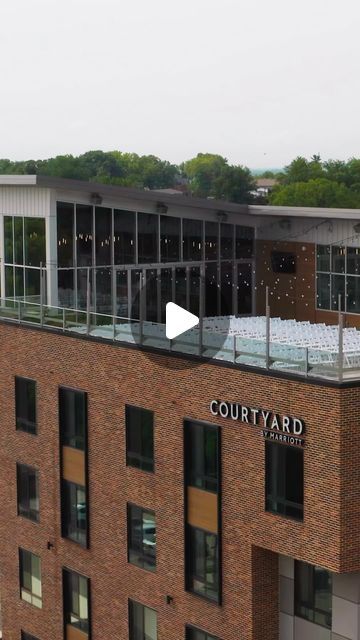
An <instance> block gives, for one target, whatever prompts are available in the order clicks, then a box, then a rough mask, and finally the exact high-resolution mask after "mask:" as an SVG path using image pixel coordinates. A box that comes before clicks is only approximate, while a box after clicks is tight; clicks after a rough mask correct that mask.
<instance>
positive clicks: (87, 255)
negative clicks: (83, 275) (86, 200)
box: [76, 204, 93, 267]
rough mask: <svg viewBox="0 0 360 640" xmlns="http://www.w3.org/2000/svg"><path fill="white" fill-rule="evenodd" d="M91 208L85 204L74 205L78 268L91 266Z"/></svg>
mask: <svg viewBox="0 0 360 640" xmlns="http://www.w3.org/2000/svg"><path fill="white" fill-rule="evenodd" d="M92 247H93V208H92V207H91V206H89V205H85V204H77V205H76V255H77V265H78V267H90V266H91V265H92V261H93V257H92Z"/></svg>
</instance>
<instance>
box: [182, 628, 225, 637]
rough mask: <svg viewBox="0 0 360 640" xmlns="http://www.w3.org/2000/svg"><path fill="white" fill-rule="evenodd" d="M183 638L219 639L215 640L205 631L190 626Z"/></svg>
mask: <svg viewBox="0 0 360 640" xmlns="http://www.w3.org/2000/svg"><path fill="white" fill-rule="evenodd" d="M185 638H186V640H219V638H215V636H213V635H210V633H206V631H202V630H201V629H196V627H190V626H187V627H186V634H185Z"/></svg>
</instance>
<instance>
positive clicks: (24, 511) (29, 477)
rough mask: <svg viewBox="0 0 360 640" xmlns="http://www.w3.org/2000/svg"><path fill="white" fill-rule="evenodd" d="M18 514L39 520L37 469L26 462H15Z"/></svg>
mask: <svg viewBox="0 0 360 640" xmlns="http://www.w3.org/2000/svg"><path fill="white" fill-rule="evenodd" d="M16 471H17V500H18V515H19V516H24V517H25V518H29V519H30V520H34V521H35V522H38V521H39V478H38V471H37V469H34V468H33V467H28V466H27V465H26V464H17V465H16Z"/></svg>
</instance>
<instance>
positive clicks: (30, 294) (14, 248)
mask: <svg viewBox="0 0 360 640" xmlns="http://www.w3.org/2000/svg"><path fill="white" fill-rule="evenodd" d="M4 254H5V255H4V264H5V296H6V297H7V298H17V299H18V300H27V301H29V302H39V301H40V296H41V287H42V293H43V296H44V299H45V296H46V284H45V281H46V248H45V218H30V217H22V216H4ZM41 267H42V269H41Z"/></svg>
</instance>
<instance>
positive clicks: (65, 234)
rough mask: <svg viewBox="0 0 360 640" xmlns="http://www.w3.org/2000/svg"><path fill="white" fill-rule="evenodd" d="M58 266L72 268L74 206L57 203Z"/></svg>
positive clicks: (66, 203) (67, 203)
mask: <svg viewBox="0 0 360 640" xmlns="http://www.w3.org/2000/svg"><path fill="white" fill-rule="evenodd" d="M57 243H58V266H59V267H72V266H74V205H73V204H72V203H69V202H58V203H57Z"/></svg>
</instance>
